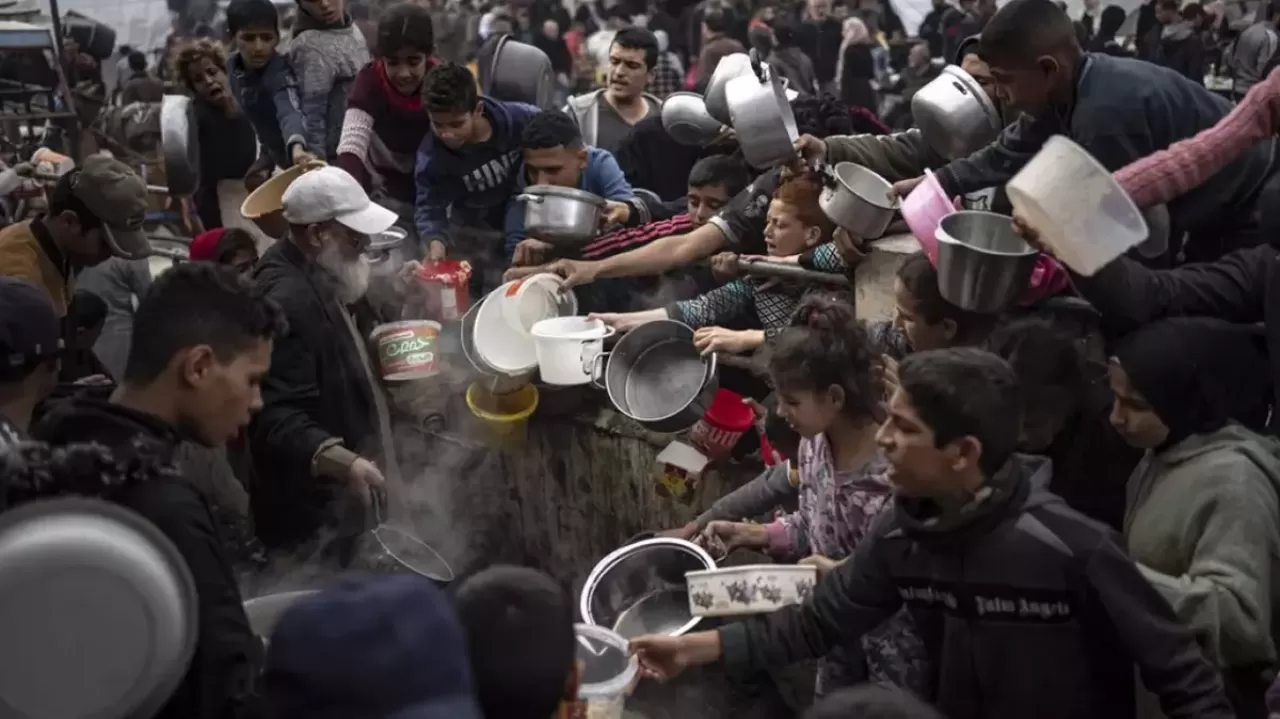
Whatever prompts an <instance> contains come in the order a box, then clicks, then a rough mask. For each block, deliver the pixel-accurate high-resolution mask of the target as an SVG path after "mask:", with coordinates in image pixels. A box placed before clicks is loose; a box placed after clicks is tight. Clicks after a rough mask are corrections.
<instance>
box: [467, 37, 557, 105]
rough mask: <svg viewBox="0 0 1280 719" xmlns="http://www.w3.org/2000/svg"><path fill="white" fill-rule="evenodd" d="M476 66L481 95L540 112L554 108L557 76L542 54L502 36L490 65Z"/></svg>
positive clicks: (549, 62)
mask: <svg viewBox="0 0 1280 719" xmlns="http://www.w3.org/2000/svg"><path fill="white" fill-rule="evenodd" d="M479 65H480V87H481V88H482V89H483V90H484V94H486V95H488V96H490V97H492V98H494V99H497V100H505V101H507V102H526V103H529V104H530V105H536V106H538V107H540V108H542V109H543V110H551V109H554V108H555V95H556V74H555V70H553V69H552V68H551V60H550V58H548V57H547V54H546V53H545V52H543V51H542V50H539V49H538V48H536V47H534V46H533V45H527V44H525V43H522V42H518V41H516V40H512V39H511V37H510V36H503V37H501V38H499V39H498V40H497V44H496V45H495V47H494V50H493V60H492V62H490V63H488V64H487V66H486V64H485V63H480V64H479ZM486 67H487V68H488V69H487V70H486V69H485V68H486Z"/></svg>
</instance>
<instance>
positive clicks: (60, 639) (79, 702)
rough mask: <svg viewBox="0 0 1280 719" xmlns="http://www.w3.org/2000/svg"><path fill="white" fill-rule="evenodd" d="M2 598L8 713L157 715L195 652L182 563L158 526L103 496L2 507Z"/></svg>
mask: <svg viewBox="0 0 1280 719" xmlns="http://www.w3.org/2000/svg"><path fill="white" fill-rule="evenodd" d="M0 606H3V607H4V611H3V612H0V637H4V641H3V642H0V666H3V667H4V681H3V682H0V707H4V710H3V711H0V714H4V715H6V716H24V717H150V716H154V715H155V713H156V711H157V710H159V708H160V707H161V706H163V705H164V703H165V702H167V701H168V700H169V696H170V694H172V693H173V690H174V689H176V688H177V686H178V684H179V683H180V682H181V681H182V678H183V676H184V675H185V674H186V671H187V666H188V664H189V663H190V661H191V657H192V654H193V653H194V651H195V645H196V637H197V634H198V630H197V626H196V625H197V613H198V609H197V601H196V586H195V581H194V580H193V579H192V576H191V570H190V569H189V568H188V567H187V562H186V560H185V559H183V556H182V554H180V553H179V552H178V549H177V548H176V547H175V546H174V544H173V542H171V541H170V540H169V538H168V537H167V536H165V534H164V533H162V532H161V531H160V530H159V529H157V528H156V527H155V525H153V524H152V523H151V522H148V521H147V520H146V519H144V518H143V517H141V516H139V515H137V514H135V513H134V512H131V511H129V510H128V509H125V508H124V507H122V506H120V505H117V504H113V503H109V502H104V501H100V500H94V499H82V498H74V499H73V498H64V499H55V500H49V501H40V502H32V503H30V504H26V505H23V506H21V507H17V508H15V509H12V510H9V511H7V512H5V514H4V515H3V517H0ZM55 678H56V679H55Z"/></svg>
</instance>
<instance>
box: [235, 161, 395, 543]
mask: <svg viewBox="0 0 1280 719" xmlns="http://www.w3.org/2000/svg"><path fill="white" fill-rule="evenodd" d="M283 205H284V218H285V220H286V221H288V223H289V234H288V236H287V237H286V238H285V240H283V241H281V242H278V243H276V244H275V245H273V246H272V247H271V249H269V250H267V252H266V254H264V255H263V257H262V259H261V261H259V263H258V266H257V268H256V269H255V270H254V273H253V277H254V280H255V282H256V283H257V285H258V287H259V288H260V289H261V290H262V291H263V292H264V293H265V294H266V296H268V297H270V298H272V299H274V300H275V301H276V302H277V303H278V304H279V305H280V306H281V307H282V308H283V309H284V313H285V317H286V318H287V319H288V322H289V331H288V333H287V334H285V335H284V336H283V337H280V338H279V339H277V340H276V343H275V348H274V350H273V352H272V357H271V372H270V373H269V374H268V375H267V376H266V378H265V379H264V380H263V383H262V401H263V409H262V412H261V413H260V414H259V415H258V416H257V418H256V419H255V421H254V423H253V425H252V426H251V427H250V433H249V445H250V451H251V453H252V456H253V464H254V474H255V479H254V482H253V486H252V487H251V492H250V497H251V503H252V508H253V516H254V522H255V524H256V527H257V530H258V535H259V537H260V538H261V539H262V541H263V543H264V544H265V545H267V547H268V548H269V549H271V550H273V551H286V552H287V551H295V550H299V549H314V548H315V547H316V544H315V542H316V540H317V535H318V534H319V533H320V531H321V530H322V529H324V528H335V527H337V526H338V525H339V524H340V523H341V520H342V519H343V514H344V512H345V513H349V514H348V516H347V517H346V519H347V520H348V521H349V522H352V523H353V524H354V525H359V526H361V527H362V526H363V524H362V522H361V521H359V520H358V519H357V520H352V517H354V516H356V515H360V516H361V517H362V516H363V508H362V506H361V505H362V504H364V503H367V502H368V501H369V500H370V499H371V498H372V496H373V494H374V493H377V492H380V491H381V490H382V487H383V484H384V476H391V477H395V476H398V475H397V468H396V457H395V448H394V447H393V445H392V442H391V415H390V409H389V407H388V404H387V398H386V396H385V395H384V394H383V390H382V387H381V385H380V384H379V382H378V379H377V375H376V374H375V371H376V370H375V367H374V365H373V363H372V361H371V359H370V357H369V352H368V350H367V348H366V345H367V343H366V340H365V338H366V337H368V336H369V335H370V333H371V331H372V330H373V329H374V325H376V324H377V319H376V317H375V315H374V312H373V309H372V308H371V307H370V306H369V304H368V302H367V301H366V300H365V297H364V295H365V291H366V290H367V289H368V286H369V270H370V268H369V260H368V259H367V258H366V257H365V254H364V250H365V248H366V247H367V246H368V244H369V236H370V235H375V234H377V233H380V232H383V231H384V230H386V229H388V228H390V227H391V226H392V224H394V223H395V221H396V214H395V213H394V212H392V211H391V210H388V209H386V208H385V207H382V206H381V205H378V204H376V203H374V202H373V201H371V200H370V199H369V196H368V195H367V194H365V191H364V190H363V189H362V188H361V187H360V183H359V182H357V181H356V179H355V178H354V177H352V176H351V175H349V174H347V173H346V172H345V171H344V170H341V169H339V168H336V167H324V168H320V169H317V170H314V171H312V172H308V173H306V174H303V175H301V176H299V177H298V179H297V180H295V181H294V182H293V184H291V185H290V186H289V188H288V189H287V190H285V192H284V197H283ZM353 498H358V499H360V500H361V502H353V501H351V500H352V499H353ZM344 526H346V525H344ZM345 534H346V535H350V536H345V539H348V540H354V538H355V537H354V534H353V533H352V532H346V533H345ZM356 534H358V531H357V532H356ZM339 538H340V539H343V538H344V537H342V536H340V537H339ZM325 548H326V552H325V554H326V556H330V557H334V558H336V559H337V560H338V561H339V562H340V563H345V562H347V561H349V560H350V559H351V552H352V551H353V549H354V542H352V541H341V542H333V543H329V544H327V545H326V547H325Z"/></svg>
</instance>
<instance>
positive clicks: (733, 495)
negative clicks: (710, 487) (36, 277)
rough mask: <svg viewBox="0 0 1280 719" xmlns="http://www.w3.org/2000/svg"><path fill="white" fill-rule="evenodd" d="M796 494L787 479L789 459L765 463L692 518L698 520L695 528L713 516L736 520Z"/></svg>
mask: <svg viewBox="0 0 1280 719" xmlns="http://www.w3.org/2000/svg"><path fill="white" fill-rule="evenodd" d="M798 494H799V489H797V487H796V485H795V484H792V483H791V463H790V462H783V463H782V464H775V465H773V466H772V467H766V468H765V470H764V471H763V472H761V473H760V474H759V475H757V476H756V478H755V479H753V480H751V481H750V482H747V483H746V484H744V485H742V486H741V487H738V488H737V489H735V490H733V491H732V492H730V493H728V494H726V495H725V496H723V497H721V498H720V499H717V500H716V502H715V504H712V505H711V508H710V509H708V510H707V511H705V512H703V513H702V514H700V515H698V518H697V519H696V520H694V521H696V522H697V523H698V529H702V528H703V527H705V526H707V525H708V524H710V523H712V522H715V521H717V520H726V521H734V522H736V521H739V520H741V519H743V518H744V517H758V516H760V515H761V514H764V513H765V512H768V511H769V510H771V509H773V508H774V507H777V506H778V505H780V504H783V503H785V502H786V501H787V500H788V499H793V498H795V497H796V495H798Z"/></svg>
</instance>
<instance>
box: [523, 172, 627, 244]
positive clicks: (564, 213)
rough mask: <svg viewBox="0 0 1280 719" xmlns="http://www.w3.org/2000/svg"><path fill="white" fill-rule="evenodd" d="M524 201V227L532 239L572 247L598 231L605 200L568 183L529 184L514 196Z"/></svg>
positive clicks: (590, 237) (585, 240) (593, 235)
mask: <svg viewBox="0 0 1280 719" xmlns="http://www.w3.org/2000/svg"><path fill="white" fill-rule="evenodd" d="M516 202H520V203H523V204H524V231H525V234H527V235H529V236H530V237H533V238H535V239H539V240H542V241H544V242H549V243H551V244H553V245H557V246H561V247H575V246H578V245H581V244H583V243H585V242H587V241H588V240H590V239H592V238H593V237H595V236H596V235H597V234H598V233H599V231H600V213H601V212H602V211H603V210H604V208H605V200H604V198H602V197H599V196H597V195H593V194H591V193H590V192H583V191H582V190H575V189H573V188H572V187H556V186H553V185H531V186H529V187H526V188H525V190H524V192H523V193H521V194H520V195H517V196H516Z"/></svg>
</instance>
